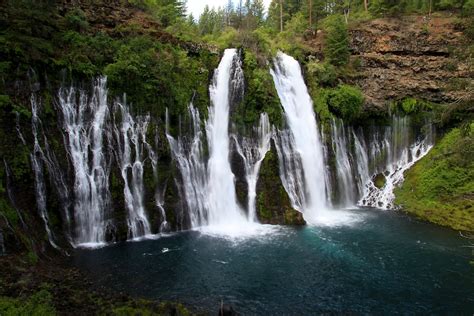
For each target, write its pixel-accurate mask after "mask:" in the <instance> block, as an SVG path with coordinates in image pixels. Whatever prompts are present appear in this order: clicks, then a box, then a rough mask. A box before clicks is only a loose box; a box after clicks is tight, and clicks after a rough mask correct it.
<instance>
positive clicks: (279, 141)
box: [273, 129, 306, 212]
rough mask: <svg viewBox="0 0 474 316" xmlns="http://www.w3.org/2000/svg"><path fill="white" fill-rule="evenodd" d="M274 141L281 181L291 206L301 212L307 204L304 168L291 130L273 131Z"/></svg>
mask: <svg viewBox="0 0 474 316" xmlns="http://www.w3.org/2000/svg"><path fill="white" fill-rule="evenodd" d="M273 140H274V142H275V147H276V151H277V154H278V164H279V165H278V168H279V170H280V179H281V182H282V184H283V187H284V188H285V191H286V193H287V194H288V196H289V198H290V202H291V206H292V207H293V208H294V209H295V210H298V211H300V212H303V207H304V205H305V204H306V202H305V199H306V195H305V193H304V192H305V186H304V175H303V166H302V165H301V157H300V155H299V152H298V151H297V150H296V148H295V141H294V138H293V134H292V133H291V131H290V130H283V131H279V130H276V129H274V130H273Z"/></svg>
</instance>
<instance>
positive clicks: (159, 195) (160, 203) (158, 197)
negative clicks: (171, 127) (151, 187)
mask: <svg viewBox="0 0 474 316" xmlns="http://www.w3.org/2000/svg"><path fill="white" fill-rule="evenodd" d="M167 111H168V109H167ZM143 144H144V145H145V147H146V148H147V150H148V159H150V161H151V167H152V169H153V178H154V179H155V182H156V183H158V154H157V153H156V152H155V150H153V146H151V145H150V144H149V143H148V142H147V141H146V138H144V137H143ZM155 147H158V130H155ZM165 189H166V188H164V189H162V190H160V189H159V187H158V186H156V189H155V205H156V207H157V208H158V210H159V211H160V215H161V224H160V229H159V232H160V233H165V232H168V231H169V230H170V226H169V223H168V221H167V220H166V212H165V208H164V200H165V197H164V193H165Z"/></svg>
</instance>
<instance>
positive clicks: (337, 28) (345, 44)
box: [324, 14, 350, 66]
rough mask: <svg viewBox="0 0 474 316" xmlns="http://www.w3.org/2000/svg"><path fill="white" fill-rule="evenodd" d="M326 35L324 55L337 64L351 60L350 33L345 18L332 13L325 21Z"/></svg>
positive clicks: (343, 63)
mask: <svg viewBox="0 0 474 316" xmlns="http://www.w3.org/2000/svg"><path fill="white" fill-rule="evenodd" d="M325 30H326V37H325V42H324V55H325V58H327V59H328V61H329V62H330V63H331V64H333V65H335V66H342V65H345V64H347V62H348V61H349V54H350V53H349V34H348V31H347V25H346V23H345V22H344V18H343V17H342V16H341V15H339V14H336V15H332V16H330V17H328V18H327V20H326V23H325Z"/></svg>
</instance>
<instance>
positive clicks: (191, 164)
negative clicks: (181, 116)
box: [166, 104, 208, 227]
mask: <svg viewBox="0 0 474 316" xmlns="http://www.w3.org/2000/svg"><path fill="white" fill-rule="evenodd" d="M188 111H189V116H190V119H191V135H190V136H189V137H190V139H189V140H188V139H187V138H186V137H184V136H179V137H178V139H177V140H176V139H174V138H173V137H172V136H171V135H170V133H169V127H168V126H169V123H168V118H167V120H166V121H167V124H166V126H167V128H166V137H167V138H168V142H169V144H170V149H171V154H172V155H173V159H174V160H175V161H176V163H177V165H178V169H179V171H180V172H181V178H182V181H181V183H182V194H183V196H181V198H182V199H183V200H184V201H185V203H186V208H187V211H188V214H189V220H190V225H191V227H200V226H205V225H207V210H208V204H207V203H208V200H207V186H208V185H207V167H206V162H205V159H204V150H203V143H202V141H203V137H204V135H203V132H202V129H201V119H200V116H199V111H198V110H197V109H195V108H194V106H193V105H192V104H190V105H189V107H188Z"/></svg>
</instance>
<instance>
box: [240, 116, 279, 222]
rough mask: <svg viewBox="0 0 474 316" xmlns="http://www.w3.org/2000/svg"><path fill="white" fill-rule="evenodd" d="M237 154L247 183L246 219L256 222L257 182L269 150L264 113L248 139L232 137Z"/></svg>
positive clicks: (268, 137)
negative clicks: (241, 162)
mask: <svg viewBox="0 0 474 316" xmlns="http://www.w3.org/2000/svg"><path fill="white" fill-rule="evenodd" d="M233 138H234V142H235V145H236V149H237V152H238V153H239V155H240V156H241V157H242V159H243V162H244V167H245V180H246V181H247V191H248V192H247V211H248V215H247V217H248V219H249V221H251V222H257V210H256V206H255V203H256V197H257V181H258V174H259V171H260V167H261V165H262V162H263V159H264V158H265V155H266V153H267V152H268V151H269V150H270V141H271V139H272V129H271V126H270V121H269V119H268V115H267V114H266V113H262V114H261V115H260V121H259V124H258V126H257V127H255V128H254V129H253V133H252V135H251V136H249V137H241V138H239V137H237V135H235V134H234V135H233Z"/></svg>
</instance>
